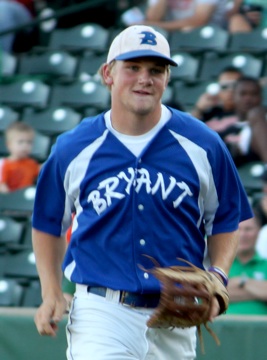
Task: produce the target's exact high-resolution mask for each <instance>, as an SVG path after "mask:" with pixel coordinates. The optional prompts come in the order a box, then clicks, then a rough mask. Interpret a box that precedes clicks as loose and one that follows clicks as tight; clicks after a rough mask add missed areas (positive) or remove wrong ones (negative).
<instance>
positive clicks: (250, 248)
mask: <svg viewBox="0 0 267 360" xmlns="http://www.w3.org/2000/svg"><path fill="white" fill-rule="evenodd" d="M239 231H240V238H239V245H238V249H237V254H236V258H235V260H234V262H233V265H232V267H231V269H230V273H229V283H228V291H229V295H230V304H229V308H228V310H227V314H236V315H241V314H246V315H267V260H266V259H263V258H262V257H261V256H260V255H259V254H258V253H257V251H256V249H255V245H256V241H257V237H258V234H259V231H260V223H259V219H258V218H257V216H256V214H255V217H254V218H251V219H248V220H245V221H242V222H241V223H240V224H239Z"/></svg>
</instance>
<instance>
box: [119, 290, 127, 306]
mask: <svg viewBox="0 0 267 360" xmlns="http://www.w3.org/2000/svg"><path fill="white" fill-rule="evenodd" d="M125 295H126V292H125V291H121V296H120V303H121V304H123V303H124V299H125Z"/></svg>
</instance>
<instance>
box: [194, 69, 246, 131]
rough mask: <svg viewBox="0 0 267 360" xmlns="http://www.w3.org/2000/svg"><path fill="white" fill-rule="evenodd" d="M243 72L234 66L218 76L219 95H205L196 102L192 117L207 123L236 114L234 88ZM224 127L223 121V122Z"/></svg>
mask: <svg viewBox="0 0 267 360" xmlns="http://www.w3.org/2000/svg"><path fill="white" fill-rule="evenodd" d="M241 76H242V72H241V71H240V70H239V69H238V68H236V67H233V66H228V67H226V68H224V69H223V70H222V71H221V73H220V74H219V76H218V85H219V86H218V93H215V94H214V93H212V94H210V93H208V92H206V93H204V94H202V95H201V96H200V97H199V99H198V100H197V102H196V105H195V107H194V109H193V110H192V115H193V116H195V117H196V118H198V119H200V120H202V121H204V122H206V121H208V120H211V119H218V120H222V119H223V118H224V117H228V116H231V115H233V114H234V111H235V109H234V101H233V88H234V84H235V82H236V80H237V79H239V78H240V77H241ZM221 125H222V121H221Z"/></svg>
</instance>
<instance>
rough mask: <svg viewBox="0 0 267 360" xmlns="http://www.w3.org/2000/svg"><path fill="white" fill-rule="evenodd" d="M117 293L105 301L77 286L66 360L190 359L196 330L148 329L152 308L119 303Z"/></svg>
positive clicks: (69, 323) (69, 327) (113, 293)
mask: <svg viewBox="0 0 267 360" xmlns="http://www.w3.org/2000/svg"><path fill="white" fill-rule="evenodd" d="M118 297H119V292H117V291H112V290H110V291H109V292H108V294H107V296H106V298H104V297H101V296H98V295H94V294H91V293H87V287H86V286H83V285H77V288H76V293H75V295H74V298H73V302H72V307H71V310H70V314H69V321H68V324H67V328H66V332H67V340H68V349H67V359H68V360H193V359H194V358H195V356H196V352H195V347H196V331H195V328H188V329H173V330H169V329H151V328H148V327H147V326H146V321H147V320H148V318H149V316H150V314H151V312H152V311H153V309H146V308H132V307H130V306H127V305H122V304H120V303H119V302H118Z"/></svg>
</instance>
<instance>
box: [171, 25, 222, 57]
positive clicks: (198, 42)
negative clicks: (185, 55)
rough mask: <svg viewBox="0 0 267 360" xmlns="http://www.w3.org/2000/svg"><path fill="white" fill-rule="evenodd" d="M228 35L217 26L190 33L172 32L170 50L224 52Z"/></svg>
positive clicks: (204, 27) (196, 29) (203, 27)
mask: <svg viewBox="0 0 267 360" xmlns="http://www.w3.org/2000/svg"><path fill="white" fill-rule="evenodd" d="M228 41H229V33H228V31H226V30H224V29H222V28H221V27H218V26H215V25H214V26H211V25H207V26H202V27H199V28H195V29H193V30H190V31H174V32H172V33H171V35H170V40H169V43H170V49H171V52H175V51H189V52H205V51H211V50H212V51H219V52H221V51H226V50H227V47H228Z"/></svg>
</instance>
